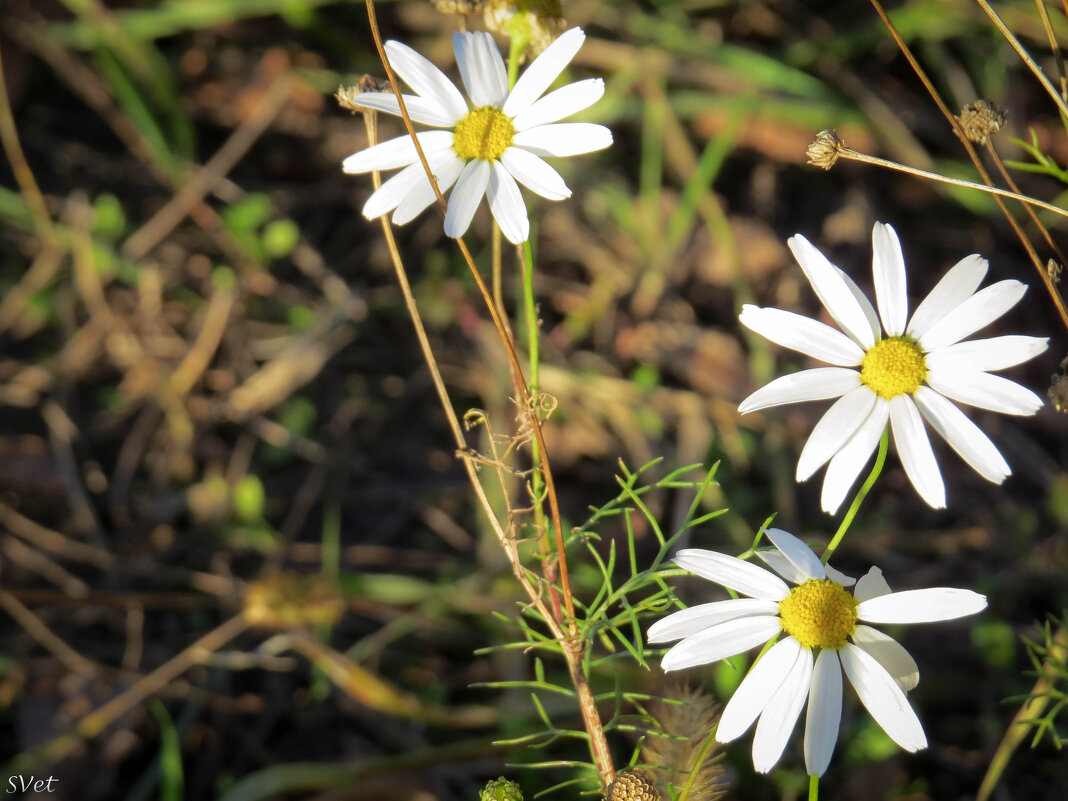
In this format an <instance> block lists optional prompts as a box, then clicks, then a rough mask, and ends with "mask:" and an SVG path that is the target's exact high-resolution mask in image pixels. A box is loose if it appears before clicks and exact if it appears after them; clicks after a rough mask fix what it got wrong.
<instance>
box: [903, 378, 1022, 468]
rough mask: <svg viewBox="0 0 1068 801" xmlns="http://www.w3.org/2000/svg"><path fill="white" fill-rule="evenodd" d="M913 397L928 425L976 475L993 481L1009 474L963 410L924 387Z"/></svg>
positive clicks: (996, 450)
mask: <svg viewBox="0 0 1068 801" xmlns="http://www.w3.org/2000/svg"><path fill="white" fill-rule="evenodd" d="M913 398H914V400H915V401H916V405H917V406H919V407H920V412H921V413H922V414H923V416H924V418H925V419H926V420H927V422H928V423H929V424H930V426H931V428H933V429H934V430H935V431H937V432H938V433H939V434H941V435H942V437H943V438H944V439H945V441H946V442H948V443H949V446H950V447H951V448H953V450H955V451H956V452H957V453H958V454H960V457H961V458H962V459H964V461H966V462H967V463H968V464H969V465H971V466H972V469H974V470H975V471H976V472H977V473H979V475H981V476H982V477H983V478H985V479H986V480H987V481H993V482H994V483H995V484H1000V483H1001V482H1002V481H1004V480H1005V478H1006V476H1009V475H1011V473H1012V470H1011V469H1009V464H1008V462H1006V461H1005V458H1004V457H1003V456H1002V455H1001V451H999V450H998V449H997V446H996V445H994V443H993V442H991V441H990V438H989V437H988V436H987V435H986V434H984V433H983V432H982V431H981V430H980V428H979V426H977V425H976V424H975V423H973V422H972V421H971V420H969V419H968V417H967V415H965V414H964V412H962V411H961V410H960V409H958V408H957V407H956V406H954V405H953V404H952V403H951V402H950V401H948V400H946V399H945V398H944V397H942V396H941V395H939V394H938V393H937V392H935V391H934V390H933V389H930V388H928V387H920V388H919V389H917V390H916V392H915V394H914V395H913Z"/></svg>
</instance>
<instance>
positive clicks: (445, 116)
mask: <svg viewBox="0 0 1068 801" xmlns="http://www.w3.org/2000/svg"><path fill="white" fill-rule="evenodd" d="M352 103H353V104H354V105H357V106H362V107H364V108H371V109H374V110H375V111H384V112H386V113H387V114H395V115H396V116H398V117H399V116H401V113H400V104H399V103H398V102H397V96H396V95H395V94H393V93H392V92H361V93H360V94H358V95H356V96H355V97H353V98H352ZM404 108H405V109H406V110H407V111H408V116H409V117H410V118H411V120H412V122H418V123H420V124H421V125H432V126H434V127H435V128H451V127H452V126H454V125H455V124H456V118H455V117H454V116H453V114H452V112H450V111H448V110H446V109H445V108H442V106H441V104H440V103H439V102H438V101H437V100H434V99H432V98H425V97H416V96H415V95H404Z"/></svg>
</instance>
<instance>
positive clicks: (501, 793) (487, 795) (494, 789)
mask: <svg viewBox="0 0 1068 801" xmlns="http://www.w3.org/2000/svg"><path fill="white" fill-rule="evenodd" d="M478 798H479V801H523V791H522V790H521V789H520V788H519V785H518V784H516V783H515V782H513V781H510V780H508V779H506V778H504V776H500V777H498V778H496V779H490V780H489V781H488V782H486V786H485V787H483V788H482V789H481V790H479V791H478Z"/></svg>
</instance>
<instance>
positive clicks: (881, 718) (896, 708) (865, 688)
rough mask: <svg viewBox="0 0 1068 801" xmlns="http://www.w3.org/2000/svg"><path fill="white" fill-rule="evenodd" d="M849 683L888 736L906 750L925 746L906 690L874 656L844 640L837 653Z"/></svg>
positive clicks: (921, 729) (917, 719) (923, 737)
mask: <svg viewBox="0 0 1068 801" xmlns="http://www.w3.org/2000/svg"><path fill="white" fill-rule="evenodd" d="M838 654H839V658H840V659H841V660H842V668H843V669H844V670H845V674H846V676H847V677H848V678H849V683H850V684H852V685H853V689H855V690H856V691H857V695H858V696H860V701H861V703H862V704H864V706H865V708H867V710H868V712H869V714H871V716H872V717H873V718H875V722H876V723H878V724H879V725H880V726H881V727H882V729H883V731H885V732H886V734H887V736H889V737H890V739H891V740H893V741H894V742H895V743H897V744H898V745H900V746H901V747H902V748H904V749H905V750H906V751H910V752H912V751H919V750H920V749H921V748H926V747H927V737H926V736H925V735H924V733H923V726H921V725H920V721H919V718H917V717H916V713H915V712H914V711H913V709H912V707H911V706H910V705H909V702H908V699H907V698H905V693H904V692H902V691H901V688H900V687H898V686H897V682H896V681H894V679H893V677H892V676H891V675H890V674H889V673H887V672H886V670H885V669H884V668H883V666H882V665H880V664H879V662H878V661H876V659H875V657H873V656H872V655H871V654H869V653H868V652H867V651H865V650H864V649H862V648H859V647H857V646H856V645H853V644H851V643H846V644H845V645H844V646H842V648H841V650H840V651H839V652H838Z"/></svg>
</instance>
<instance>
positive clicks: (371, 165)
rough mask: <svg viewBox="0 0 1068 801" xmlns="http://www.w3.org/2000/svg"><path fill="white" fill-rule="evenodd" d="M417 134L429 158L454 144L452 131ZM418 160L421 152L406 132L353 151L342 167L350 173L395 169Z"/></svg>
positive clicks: (342, 163)
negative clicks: (416, 150)
mask: <svg viewBox="0 0 1068 801" xmlns="http://www.w3.org/2000/svg"><path fill="white" fill-rule="evenodd" d="M416 136H417V138H418V139H419V144H420V145H421V146H422V148H423V152H424V153H426V154H427V156H428V158H429V155H430V154H431V153H434V152H436V151H438V150H444V149H446V148H449V147H451V146H452V131H423V132H422V133H420V134H416ZM418 160H419V154H418V153H416V152H415V144H414V143H413V142H412V138H411V137H410V136H408V134H405V135H404V136H398V137H397V138H396V139H390V140H388V141H386V142H381V143H379V144H377V145H374V146H373V147H368V148H365V149H364V150H361V151H359V152H358V153H353V154H352V155H351V156H349V157H348V158H347V159H345V160H344V161H343V162H341V169H342V171H344V172H347V173H350V174H352V173H363V172H370V171H371V170H395V169H397V168H398V167H407V166H408V165H409V164H413V163H415V162H416V161H418Z"/></svg>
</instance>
